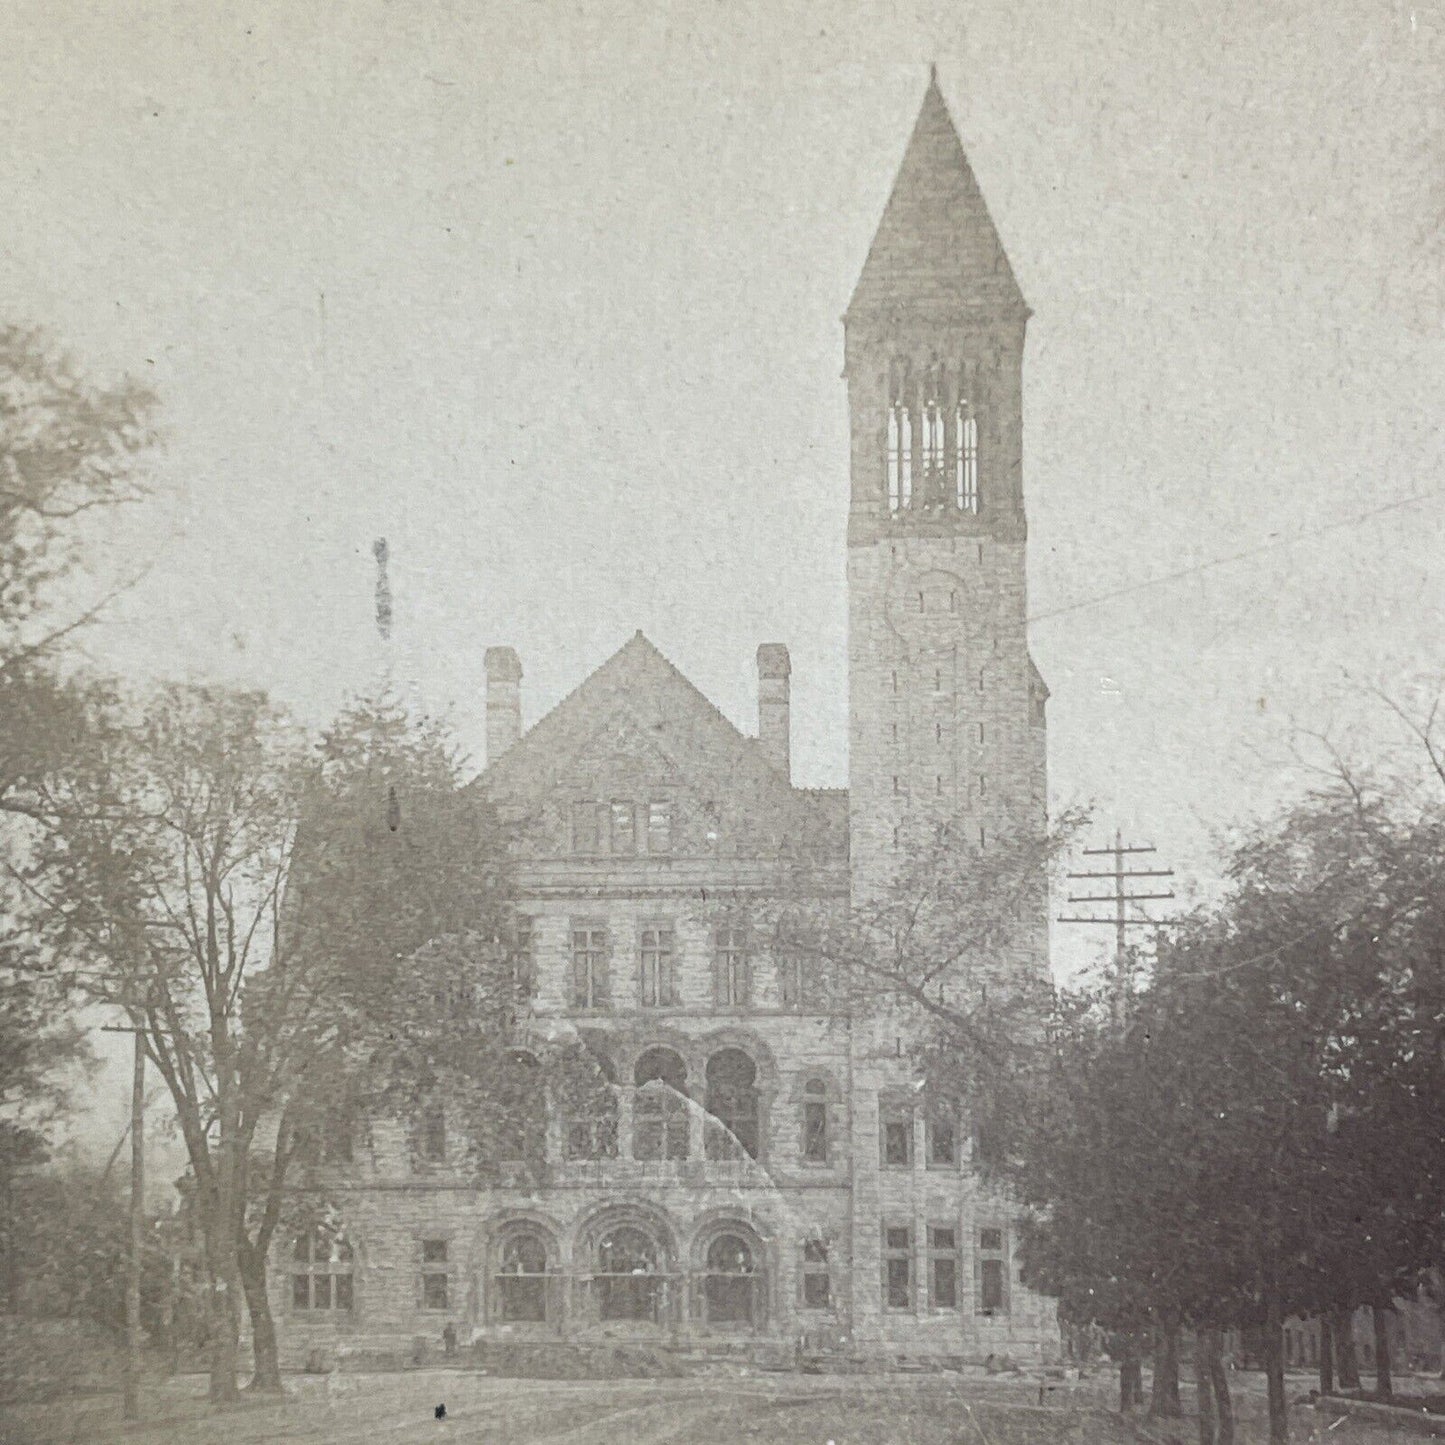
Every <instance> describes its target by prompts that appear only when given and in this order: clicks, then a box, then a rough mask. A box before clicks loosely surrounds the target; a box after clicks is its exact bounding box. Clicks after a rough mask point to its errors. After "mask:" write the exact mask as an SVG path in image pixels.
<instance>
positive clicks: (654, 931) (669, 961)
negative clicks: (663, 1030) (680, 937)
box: [642, 925, 677, 1008]
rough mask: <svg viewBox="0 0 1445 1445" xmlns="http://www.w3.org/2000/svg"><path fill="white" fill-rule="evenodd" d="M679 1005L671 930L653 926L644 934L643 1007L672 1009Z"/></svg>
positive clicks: (643, 932)
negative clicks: (673, 1006)
mask: <svg viewBox="0 0 1445 1445" xmlns="http://www.w3.org/2000/svg"><path fill="white" fill-rule="evenodd" d="M676 1003H677V978H676V971H675V969H674V957H673V936H672V929H671V928H668V927H665V926H661V925H653V926H651V927H648V928H644V929H643V930H642V1006H643V1007H644V1008H669V1007H671V1006H672V1005H674V1004H676Z"/></svg>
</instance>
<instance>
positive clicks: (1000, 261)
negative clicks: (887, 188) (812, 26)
mask: <svg viewBox="0 0 1445 1445" xmlns="http://www.w3.org/2000/svg"><path fill="white" fill-rule="evenodd" d="M910 304H915V305H918V304H921V305H924V306H931V307H937V306H939V305H952V306H968V307H982V308H985V309H987V310H990V311H994V312H1000V311H1003V312H1008V311H1016V312H1020V313H1023V314H1024V315H1027V313H1028V306H1027V304H1026V303H1025V301H1024V298H1023V293H1022V292H1021V291H1020V290H1019V285H1018V282H1017V281H1016V280H1015V279H1014V274H1013V268H1012V267H1011V266H1010V265H1009V262H1008V257H1007V256H1006V255H1005V254H1004V249H1003V243H1002V242H1001V241H1000V240H999V236H998V232H997V231H996V230H995V229H994V224H993V220H992V218H991V217H990V216H989V213H988V207H987V206H986V205H985V204H984V199H983V192H982V191H980V190H979V187H978V182H977V180H975V179H974V174H973V169H972V167H971V166H970V165H969V163H968V157H967V156H965V155H964V153H963V143H962V142H961V141H960V140H959V138H958V132H957V130H955V129H954V125H953V121H952V119H951V118H950V116H949V114H948V106H947V105H946V104H945V103H944V100H943V94H942V92H941V91H940V90H939V88H938V76H937V74H936V73H935V74H933V75H932V76H931V77H930V79H929V82H928V91H927V93H926V94H925V95H924V97H923V107H922V109H921V110H920V111H919V112H918V121H917V123H916V124H915V125H914V127H913V136H912V138H911V139H910V140H909V142H908V149H907V150H906V151H905V152H904V154H903V163H902V165H900V166H899V168H898V178H897V180H895V181H894V183H893V194H892V195H891V196H889V198H888V204H887V206H886V207H885V208H884V211H883V219H882V220H881V221H880V222H879V223H878V230H877V233H876V234H875V235H874V237H873V245H872V247H871V248H870V249H869V251H868V259H867V260H866V261H865V262H864V263H863V273H862V275H861V276H859V278H858V285H857V286H856V287H855V288H854V291H853V299H852V301H851V302H850V303H849V305H848V314H849V316H850V317H852V316H855V315H858V314H860V313H862V312H867V311H874V310H886V309H889V308H891V307H895V306H907V305H910Z"/></svg>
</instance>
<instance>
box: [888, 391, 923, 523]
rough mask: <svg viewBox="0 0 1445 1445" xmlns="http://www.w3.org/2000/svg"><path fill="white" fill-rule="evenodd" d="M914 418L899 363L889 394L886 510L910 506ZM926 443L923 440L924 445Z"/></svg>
mask: <svg viewBox="0 0 1445 1445" xmlns="http://www.w3.org/2000/svg"><path fill="white" fill-rule="evenodd" d="M916 422H917V418H916V417H915V416H914V414H913V411H912V409H911V408H910V407H909V404H908V393H907V375H906V368H905V367H904V365H903V364H902V363H898V364H897V365H895V366H894V368H893V374H892V376H891V377H890V378H889V392H888V510H889V511H890V512H897V511H901V510H902V509H904V508H905V507H909V506H911V505H912V504H913V448H914V442H915V438H914V427H915V425H916ZM926 445H927V441H926V439H925V446H926Z"/></svg>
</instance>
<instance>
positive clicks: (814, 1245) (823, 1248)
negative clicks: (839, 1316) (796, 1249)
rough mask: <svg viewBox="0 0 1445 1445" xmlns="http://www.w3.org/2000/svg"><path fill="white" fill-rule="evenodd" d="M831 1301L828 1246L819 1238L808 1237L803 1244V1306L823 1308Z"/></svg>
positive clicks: (816, 1308) (813, 1308)
mask: <svg viewBox="0 0 1445 1445" xmlns="http://www.w3.org/2000/svg"><path fill="white" fill-rule="evenodd" d="M831 1303H832V1281H831V1280H830V1279H829V1276H828V1246H827V1245H826V1244H824V1243H823V1241H822V1240H821V1239H810V1240H808V1242H807V1243H806V1244H804V1245H803V1308H804V1309H806V1310H825V1309H827V1308H828V1307H829V1305H830V1304H831Z"/></svg>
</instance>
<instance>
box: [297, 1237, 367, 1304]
mask: <svg viewBox="0 0 1445 1445" xmlns="http://www.w3.org/2000/svg"><path fill="white" fill-rule="evenodd" d="M354 1300H355V1293H354V1290H353V1285H352V1254H351V1246H350V1245H349V1244H348V1243H347V1242H346V1240H345V1239H343V1238H342V1237H341V1236H340V1235H338V1234H332V1233H329V1232H328V1231H326V1230H324V1229H322V1228H321V1227H320V1226H319V1225H318V1226H314V1227H313V1228H311V1229H308V1230H306V1231H304V1232H303V1233H301V1234H299V1235H298V1236H297V1237H296V1243H295V1246H294V1247H293V1249H292V1251H291V1304H292V1307H293V1308H295V1309H298V1310H349V1309H351V1308H352V1306H353V1303H354Z"/></svg>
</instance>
